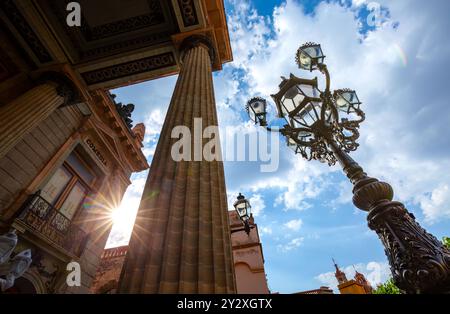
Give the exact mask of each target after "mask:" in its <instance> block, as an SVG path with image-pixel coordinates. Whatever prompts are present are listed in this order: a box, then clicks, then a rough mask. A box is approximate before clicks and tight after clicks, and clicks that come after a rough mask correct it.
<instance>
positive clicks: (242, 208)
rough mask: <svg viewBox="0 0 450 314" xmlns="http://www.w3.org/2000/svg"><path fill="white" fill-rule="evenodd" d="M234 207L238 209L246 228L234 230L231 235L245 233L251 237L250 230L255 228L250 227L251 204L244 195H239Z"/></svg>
mask: <svg viewBox="0 0 450 314" xmlns="http://www.w3.org/2000/svg"><path fill="white" fill-rule="evenodd" d="M233 206H234V209H236V212H237V214H238V217H239V219H240V220H241V221H242V222H243V223H244V228H243V229H235V230H232V231H231V233H233V232H238V231H245V232H246V233H247V235H250V229H253V228H254V226H250V223H249V220H250V209H251V206H250V202H249V201H248V200H247V199H246V198H245V196H244V195H242V194H241V193H239V195H238V197H237V200H236V202H234V204H233Z"/></svg>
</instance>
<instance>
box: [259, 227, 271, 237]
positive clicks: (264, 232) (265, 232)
mask: <svg viewBox="0 0 450 314" xmlns="http://www.w3.org/2000/svg"><path fill="white" fill-rule="evenodd" d="M258 231H259V235H260V236H265V235H270V234H272V228H271V227H259V228H258Z"/></svg>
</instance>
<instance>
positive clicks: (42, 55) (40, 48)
mask: <svg viewBox="0 0 450 314" xmlns="http://www.w3.org/2000/svg"><path fill="white" fill-rule="evenodd" d="M0 9H1V10H2V11H3V13H4V14H5V15H6V16H7V17H8V19H9V21H10V22H11V24H12V25H14V27H15V28H16V30H17V31H18V32H19V34H20V36H22V38H23V40H24V41H25V43H26V44H27V45H28V47H29V48H30V49H31V51H32V52H33V53H34V55H35V56H36V58H37V59H38V60H39V62H41V63H47V62H51V61H53V58H52V57H51V55H50V53H49V52H48V50H47V48H45V46H44V45H43V44H42V42H41V40H40V39H39V37H38V36H37V35H36V33H35V32H34V31H33V29H32V27H31V26H30V25H29V24H28V22H27V20H26V19H25V17H24V16H23V14H22V13H21V12H20V10H19V8H18V7H17V6H16V4H15V3H14V1H12V0H2V1H0Z"/></svg>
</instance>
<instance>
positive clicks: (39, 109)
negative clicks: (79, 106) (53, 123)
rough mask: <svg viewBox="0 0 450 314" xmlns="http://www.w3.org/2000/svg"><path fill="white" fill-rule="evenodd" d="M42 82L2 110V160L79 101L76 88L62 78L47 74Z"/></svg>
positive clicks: (0, 146)
mask: <svg viewBox="0 0 450 314" xmlns="http://www.w3.org/2000/svg"><path fill="white" fill-rule="evenodd" d="M39 82H40V84H39V85H37V86H36V87H34V88H32V89H30V90H29V91H27V92H26V93H24V94H23V95H21V96H19V97H18V98H16V99H14V100H13V101H11V102H10V103H8V104H6V105H4V106H0V158H2V157H3V156H5V155H6V153H8V151H9V150H11V149H12V148H13V147H14V146H15V145H16V144H17V143H18V142H19V141H20V140H21V139H22V138H23V136H24V135H26V134H27V133H28V132H30V131H31V130H32V129H33V128H35V127H36V126H38V125H39V124H40V123H41V122H42V121H44V120H45V119H46V118H47V117H48V116H49V115H50V114H51V113H52V112H53V111H54V110H56V109H57V108H58V107H60V106H62V105H67V104H68V103H69V102H71V101H73V100H74V99H75V98H76V97H78V96H75V95H78V94H77V92H76V91H75V88H74V86H73V84H72V83H71V82H69V80H68V79H67V78H65V77H63V76H62V75H60V74H55V73H47V74H45V75H44V76H42V78H41V79H40V80H39Z"/></svg>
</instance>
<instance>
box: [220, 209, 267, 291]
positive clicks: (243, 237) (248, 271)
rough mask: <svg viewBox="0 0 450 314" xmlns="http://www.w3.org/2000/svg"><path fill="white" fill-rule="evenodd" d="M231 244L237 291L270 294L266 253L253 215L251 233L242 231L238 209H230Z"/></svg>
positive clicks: (250, 221)
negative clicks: (265, 267) (265, 265)
mask: <svg viewBox="0 0 450 314" xmlns="http://www.w3.org/2000/svg"><path fill="white" fill-rule="evenodd" d="M228 213H229V216H230V229H231V245H232V248H233V263H234V272H235V274H236V291H237V293H242V294H268V293H270V291H269V287H268V285H267V277H266V272H265V270H264V255H263V249H262V245H261V241H260V238H259V232H258V226H257V224H256V223H255V221H254V218H253V216H251V217H250V219H249V224H250V226H251V229H250V234H248V235H247V234H246V233H245V232H244V231H242V221H241V220H240V219H239V216H238V214H237V212H236V211H229V212H228Z"/></svg>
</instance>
